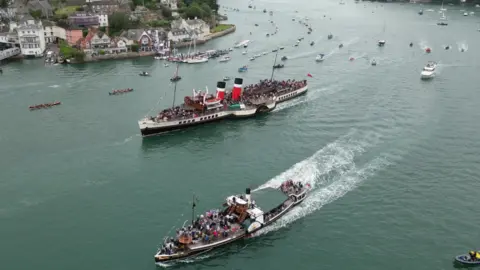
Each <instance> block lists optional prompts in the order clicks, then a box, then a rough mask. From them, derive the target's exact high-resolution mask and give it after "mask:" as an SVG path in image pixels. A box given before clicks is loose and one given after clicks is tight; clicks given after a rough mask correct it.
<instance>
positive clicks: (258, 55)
mask: <svg viewBox="0 0 480 270" xmlns="http://www.w3.org/2000/svg"><path fill="white" fill-rule="evenodd" d="M260 56H262V55H261V54H255V55H254V56H253V57H255V58H257V57H260Z"/></svg>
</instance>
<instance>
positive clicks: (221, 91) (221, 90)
mask: <svg viewBox="0 0 480 270" xmlns="http://www.w3.org/2000/svg"><path fill="white" fill-rule="evenodd" d="M226 85H227V84H226V83H225V82H217V98H218V99H220V100H223V99H224V98H225V86H226Z"/></svg>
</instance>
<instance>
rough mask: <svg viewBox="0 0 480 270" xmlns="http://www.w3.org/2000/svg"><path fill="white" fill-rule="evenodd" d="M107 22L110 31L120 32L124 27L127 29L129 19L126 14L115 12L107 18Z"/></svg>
mask: <svg viewBox="0 0 480 270" xmlns="http://www.w3.org/2000/svg"><path fill="white" fill-rule="evenodd" d="M108 24H109V26H110V32H111V33H112V35H113V33H120V32H121V31H122V30H124V29H128V28H129V26H130V20H129V19H128V15H127V14H125V13H123V12H115V13H113V14H112V16H110V17H109V18H108Z"/></svg>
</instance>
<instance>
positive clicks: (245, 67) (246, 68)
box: [238, 66, 248, 72]
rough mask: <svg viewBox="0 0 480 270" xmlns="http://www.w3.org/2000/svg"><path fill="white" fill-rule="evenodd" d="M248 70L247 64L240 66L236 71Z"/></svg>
mask: <svg viewBox="0 0 480 270" xmlns="http://www.w3.org/2000/svg"><path fill="white" fill-rule="evenodd" d="M247 70H248V67H247V66H243V67H241V68H239V69H238V72H245V71H247Z"/></svg>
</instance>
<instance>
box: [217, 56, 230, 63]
mask: <svg viewBox="0 0 480 270" xmlns="http://www.w3.org/2000/svg"><path fill="white" fill-rule="evenodd" d="M230 59H231V58H230V56H228V55H225V56H223V57H222V58H220V60H218V62H228V61H230Z"/></svg>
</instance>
